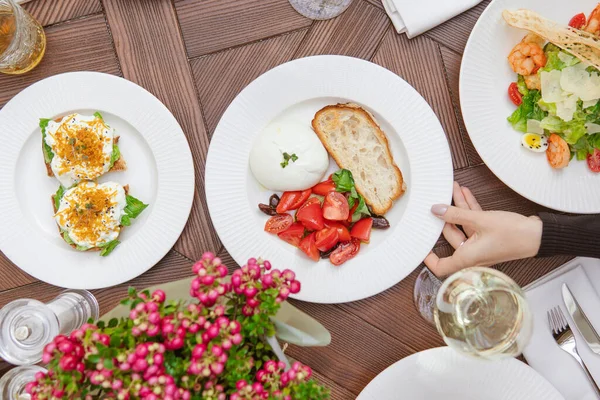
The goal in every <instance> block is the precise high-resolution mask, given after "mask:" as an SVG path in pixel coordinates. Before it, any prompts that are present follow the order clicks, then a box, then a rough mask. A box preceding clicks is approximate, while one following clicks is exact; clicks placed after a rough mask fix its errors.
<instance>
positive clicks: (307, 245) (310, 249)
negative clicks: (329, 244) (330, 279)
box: [299, 232, 320, 261]
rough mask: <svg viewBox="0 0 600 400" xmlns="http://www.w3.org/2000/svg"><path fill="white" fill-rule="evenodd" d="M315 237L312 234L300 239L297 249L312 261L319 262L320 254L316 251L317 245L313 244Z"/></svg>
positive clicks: (314, 233)
mask: <svg viewBox="0 0 600 400" xmlns="http://www.w3.org/2000/svg"><path fill="white" fill-rule="evenodd" d="M315 235H316V232H313V233H311V234H310V235H308V236H307V237H305V238H304V239H302V240H301V241H300V246H299V247H300V250H302V251H303V252H304V254H306V255H307V256H308V257H310V258H311V259H312V260H313V261H319V258H320V253H319V249H317V245H316V244H315Z"/></svg>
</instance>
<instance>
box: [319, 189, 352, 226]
mask: <svg viewBox="0 0 600 400" xmlns="http://www.w3.org/2000/svg"><path fill="white" fill-rule="evenodd" d="M349 213H350V207H349V206H348V200H346V196H344V195H343V194H341V193H338V192H330V193H328V194H327V196H325V202H324V203H323V217H325V219H329V220H332V221H343V220H345V219H347V218H348V214H349Z"/></svg>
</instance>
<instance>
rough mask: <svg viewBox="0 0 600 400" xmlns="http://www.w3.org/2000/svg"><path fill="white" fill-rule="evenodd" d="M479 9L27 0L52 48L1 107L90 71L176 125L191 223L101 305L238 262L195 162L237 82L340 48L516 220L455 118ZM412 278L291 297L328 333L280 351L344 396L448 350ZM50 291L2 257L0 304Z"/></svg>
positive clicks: (15, 80)
mask: <svg viewBox="0 0 600 400" xmlns="http://www.w3.org/2000/svg"><path fill="white" fill-rule="evenodd" d="M487 3H488V1H483V3H481V4H480V5H478V6H477V7H475V8H474V9H472V10H470V11H468V12H466V13H464V14H462V15H460V16H458V17H456V18H454V19H452V20H450V21H448V22H446V23H445V24H443V25H441V26H439V27H437V28H435V29H433V30H431V31H429V32H427V33H426V34H424V35H422V36H419V37H417V38H415V39H412V40H409V39H407V38H406V36H405V35H398V34H396V32H395V31H394V29H393V27H392V25H391V23H390V21H389V19H388V17H387V16H386V14H385V12H384V11H383V7H382V5H381V3H380V0H354V2H353V3H352V5H351V7H350V8H349V9H348V10H347V11H346V12H345V13H344V14H342V15H341V16H340V17H338V18H335V19H333V20H329V21H311V20H309V19H306V18H304V17H302V16H301V15H299V14H297V13H296V12H295V11H294V10H293V9H292V7H291V6H290V5H289V3H288V1H287V0H174V1H172V0H33V1H32V2H30V3H27V4H26V5H25V7H26V8H27V9H28V10H29V11H30V12H31V14H33V15H34V16H35V17H36V18H37V19H38V20H39V21H40V22H41V23H42V24H43V25H44V26H45V27H46V33H47V36H48V50H47V53H46V56H45V58H44V60H43V61H42V62H41V64H40V65H39V66H38V67H37V68H36V69H35V70H33V71H32V72H30V73H28V74H25V75H23V76H6V75H4V76H0V106H3V105H4V104H5V103H6V102H7V101H8V100H10V98H11V97H13V96H14V95H15V94H16V93H17V92H19V91H20V90H22V89H23V88H25V87H27V86H28V85H30V84H32V83H33V82H36V81H38V80H40V79H42V78H45V77H48V76H51V75H54V74H58V73H62V72H68V71H80V70H92V71H100V72H105V73H109V74H114V75H118V76H122V77H124V78H126V79H129V80H131V81H133V82H135V83H137V84H139V85H141V86H143V87H144V88H146V89H148V90H149V91H150V92H152V93H153V94H154V95H156V96H157V97H158V98H159V99H160V100H161V101H162V102H163V103H165V104H166V106H167V107H168V108H169V109H170V110H171V112H172V113H173V114H174V115H175V117H176V118H177V120H178V121H179V123H180V124H181V126H182V128H183V131H184V132H185V134H186V136H187V139H188V141H189V144H190V147H191V149H192V154H193V157H194V161H195V169H196V186H197V187H196V193H195V199H194V206H193V209H192V213H191V216H190V220H189V223H188V224H187V227H186V228H185V230H184V231H183V234H182V235H181V238H180V239H179V240H178V241H177V243H176V244H175V246H174V247H173V249H172V250H171V251H170V252H169V253H168V254H167V256H166V257H165V258H164V259H163V260H162V261H160V262H159V263H158V264H157V265H156V266H155V267H154V268H152V269H151V270H150V271H149V272H147V273H146V274H144V275H142V276H140V277H138V278H136V279H134V280H133V281H131V282H128V283H126V284H122V285H119V286H116V287H112V288H108V289H102V290H94V291H93V292H94V294H95V295H96V296H97V297H98V299H99V301H100V304H101V308H102V311H106V310H107V309H109V308H111V307H113V306H114V305H115V304H116V303H117V302H118V300H119V299H120V298H121V297H123V296H124V295H125V293H126V288H127V286H129V285H135V286H137V287H138V288H141V287H145V286H149V285H153V284H158V283H162V282H167V281H171V280H175V279H178V278H182V277H185V276H189V275H191V270H190V268H191V265H192V262H193V261H194V260H196V259H198V258H199V257H200V255H201V254H202V253H203V252H204V251H205V250H212V251H215V252H217V253H218V254H219V256H220V257H221V258H223V259H224V260H226V262H227V265H229V267H230V268H232V269H233V268H235V267H236V265H235V262H234V261H233V260H232V259H231V257H230V256H229V255H228V254H227V251H226V249H225V248H224V247H223V245H222V244H221V242H220V241H219V238H218V237H217V234H216V233H215V231H214V229H213V227H212V224H211V222H210V218H209V215H208V210H207V206H206V199H205V195H204V166H205V162H206V153H207V150H208V145H209V142H210V137H211V134H212V132H213V131H214V129H215V126H216V125H217V123H218V121H219V118H220V117H221V115H222V113H223V112H224V111H225V108H226V107H227V106H228V104H229V103H230V102H231V101H232V100H233V98H234V97H235V96H236V95H237V93H238V92H240V90H242V88H244V86H246V85H247V84H248V83H250V82H251V81H252V80H253V79H255V78H256V77H258V76H259V75H260V74H262V73H263V72H265V71H267V70H268V69H270V68H273V67H275V66H276V65H278V64H281V63H283V62H286V61H289V60H292V59H295V58H299V57H304V56H309V55H315V54H344V55H348V56H353V57H360V58H364V59H367V60H371V61H372V62H374V63H377V64H380V65H382V66H384V67H385V68H388V69H390V70H391V71H393V72H395V73H397V74H398V75H400V76H401V77H402V78H404V79H405V80H406V81H408V82H409V83H410V84H411V85H413V86H414V87H415V88H416V89H417V91H419V92H420V93H421V94H422V95H423V97H425V99H426V100H427V101H428V102H429V104H430V105H431V107H432V108H433V110H434V111H435V113H436V114H437V116H438V117H439V119H440V121H441V123H442V125H443V127H444V130H445V131H446V135H447V136H448V142H449V144H450V148H451V150H452V160H453V163H454V170H455V179H456V180H457V181H458V182H460V183H461V184H462V185H466V186H468V187H469V188H471V189H472V191H473V192H474V193H475V195H476V196H477V198H478V199H479V201H480V203H481V205H482V206H483V207H484V208H485V209H500V210H508V211H516V212H520V213H523V214H531V213H534V212H536V211H539V210H541V207H539V206H537V205H535V204H533V203H532V202H530V201H528V200H526V199H524V198H522V197H521V196H519V195H517V194H516V193H514V192H513V191H511V190H510V189H509V188H507V187H506V186H504V184H502V183H501V182H500V181H499V180H498V179H497V178H496V177H495V176H494V175H493V174H492V173H491V172H490V171H489V169H488V168H487V167H486V166H485V165H483V163H482V161H481V159H480V158H479V156H478V155H477V152H476V151H475V149H474V147H473V144H472V143H471V141H470V139H469V136H468V135H467V132H466V130H465V126H464V124H463V121H462V117H461V113H460V107H459V99H458V75H459V68H460V61H461V54H462V52H463V49H464V47H465V43H466V41H467V38H468V36H469V33H470V31H471V29H472V27H473V25H474V23H475V21H476V20H477V18H478V16H479V15H480V14H481V12H482V11H483V9H484V8H485V6H486V5H487ZM115 95H118V94H115ZM390 101H394V100H393V99H390ZM490 129H493V128H490ZM2 134H3V135H9V134H11V133H10V132H2ZM2 229H9V227H2ZM435 251H436V252H437V253H438V254H440V255H444V254H449V252H450V247H449V245H448V244H447V242H445V241H444V240H443V239H440V240H439V242H438V243H437V245H436V248H435ZM567 260H568V258H565V257H557V258H552V259H544V260H542V259H539V260H527V261H518V262H511V263H506V264H503V265H500V266H499V268H500V269H501V270H503V271H504V272H506V273H508V274H509V275H510V276H512V277H513V278H514V279H515V280H516V281H517V282H518V283H519V284H521V285H524V284H527V283H529V282H531V281H532V280H534V279H536V278H538V277H540V276H542V275H544V274H546V273H547V272H549V271H551V270H552V269H554V268H556V267H557V266H558V265H560V264H562V263H564V262H565V261H567ZM369 268H377V266H375V265H373V266H369ZM416 273H417V272H413V273H412V274H411V275H410V276H409V277H408V278H406V279H405V280H404V281H402V282H401V283H399V284H397V285H396V286H394V287H393V288H391V289H389V290H387V291H385V292H384V293H381V294H379V295H377V296H374V297H372V298H370V299H367V300H362V301H358V302H355V303H348V304H339V305H318V304H308V303H301V302H296V301H292V302H293V303H294V305H296V306H298V307H299V308H300V309H302V310H304V311H306V312H308V313H309V314H311V315H312V316H314V317H315V318H317V319H318V320H319V321H321V322H322V323H323V324H324V325H325V326H326V327H327V328H328V329H329V330H330V331H331V334H332V338H333V340H332V343H331V345H330V346H329V347H327V348H316V349H310V348H298V347H294V346H291V347H290V348H289V350H288V352H289V354H290V355H291V356H292V357H294V358H297V359H299V360H300V361H302V362H304V363H306V364H308V365H310V366H311V367H312V368H313V369H314V371H315V373H316V376H317V378H318V379H319V380H320V381H322V382H323V383H324V384H326V385H328V386H329V387H330V388H331V389H332V398H333V399H353V398H355V397H356V395H357V394H358V393H359V392H360V391H361V390H362V389H363V388H364V386H365V385H366V384H367V383H368V382H369V381H370V380H371V379H373V378H374V377H375V375H377V374H378V373H379V372H381V371H382V370H383V369H385V368H386V367H387V366H389V365H391V364H393V363H394V362H396V361H398V360H399V359H401V358H403V357H406V356H408V355H410V354H412V353H415V352H418V351H421V350H424V349H427V348H431V347H436V346H440V345H442V344H443V343H442V340H441V339H440V337H439V335H438V334H437V332H436V331H435V329H434V328H433V327H431V326H429V325H428V324H427V323H425V322H424V321H423V320H422V319H421V318H420V316H419V315H418V314H417V312H416V311H415V309H414V307H413V302H412V288H413V284H414V280H415V276H416ZM59 291H60V289H59V288H57V287H53V286H50V285H48V284H45V283H42V282H39V281H37V280H36V279H35V278H33V277H31V276H29V275H27V274H26V273H24V272H22V271H21V270H20V269H18V268H17V267H16V266H15V265H14V264H12V263H11V262H10V261H8V259H7V258H6V257H4V255H0V306H4V304H6V303H7V302H9V301H11V300H14V299H17V298H23V297H31V298H36V299H39V300H43V301H47V300H50V299H51V298H52V297H53V296H55V295H56V294H57V293H58V292H59Z"/></svg>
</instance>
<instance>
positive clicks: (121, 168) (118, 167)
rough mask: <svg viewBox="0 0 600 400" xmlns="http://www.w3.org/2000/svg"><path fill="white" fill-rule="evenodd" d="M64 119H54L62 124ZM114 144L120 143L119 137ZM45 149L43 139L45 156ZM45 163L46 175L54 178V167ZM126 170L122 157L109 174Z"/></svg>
mask: <svg viewBox="0 0 600 400" xmlns="http://www.w3.org/2000/svg"><path fill="white" fill-rule="evenodd" d="M62 119H63V117H59V118H56V119H54V122H60V121H61V120H62ZM114 143H115V144H117V143H119V136H115V139H114ZM43 147H44V138H43V137H42V155H43V154H44V153H43ZM44 163H45V164H46V174H47V175H48V176H50V177H52V176H54V171H52V167H51V166H50V163H47V162H46V160H44ZM126 169H127V163H126V162H125V160H124V159H123V155H121V156H120V157H119V159H118V160H117V161H115V163H114V164H113V166H112V168H111V169H109V170H108V172H112V171H125V170H126Z"/></svg>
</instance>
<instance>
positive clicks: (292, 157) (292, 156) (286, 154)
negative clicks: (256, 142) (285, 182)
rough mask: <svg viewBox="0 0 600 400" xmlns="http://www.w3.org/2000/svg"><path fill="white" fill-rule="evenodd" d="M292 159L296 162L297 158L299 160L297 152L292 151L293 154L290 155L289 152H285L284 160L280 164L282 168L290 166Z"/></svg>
mask: <svg viewBox="0 0 600 400" xmlns="http://www.w3.org/2000/svg"><path fill="white" fill-rule="evenodd" d="M290 160H292V162H296V160H298V156H297V155H296V153H292V155H289V154H288V153H285V152H284V153H283V161H282V162H281V163H279V165H281V168H285V167H287V166H288V164H289V162H290Z"/></svg>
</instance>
